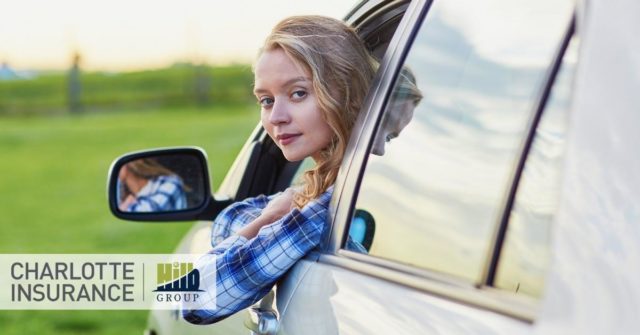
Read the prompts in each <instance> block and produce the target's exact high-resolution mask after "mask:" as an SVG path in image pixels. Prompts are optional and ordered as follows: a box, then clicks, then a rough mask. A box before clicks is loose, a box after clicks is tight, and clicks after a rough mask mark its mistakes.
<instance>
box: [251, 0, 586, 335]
mask: <svg viewBox="0 0 640 335" xmlns="http://www.w3.org/2000/svg"><path fill="white" fill-rule="evenodd" d="M572 13H573V7H572V2H570V1H566V2H562V3H559V2H557V1H538V2H535V3H531V2H519V1H515V2H514V1H508V0H505V1H502V0H497V1H444V0H440V1H438V0H434V1H416V2H413V3H412V4H411V6H410V7H409V8H408V9H407V14H405V16H404V18H403V21H402V22H401V24H400V26H399V28H398V29H397V33H396V36H394V39H393V41H392V42H391V45H390V47H389V50H388V51H387V53H386V55H385V57H384V59H383V63H382V64H381V68H380V71H379V74H378V78H377V80H376V83H374V86H373V87H372V90H371V92H370V96H369V100H368V101H367V103H366V104H365V112H364V113H363V114H362V115H361V118H360V119H359V121H358V123H357V124H356V128H355V129H354V133H353V135H352V138H351V142H350V145H349V148H348V151H347V154H346V156H345V159H344V161H343V166H342V170H341V173H340V175H339V178H338V181H337V182H336V188H335V193H334V197H333V199H332V203H331V211H330V212H331V213H332V215H331V218H330V221H331V226H330V227H331V229H330V231H329V232H328V233H327V238H326V241H325V243H324V245H323V248H322V250H321V251H320V252H317V253H312V254H311V255H309V256H308V257H306V258H305V259H303V260H302V261H300V262H299V263H298V264H296V265H295V266H294V268H293V269H292V270H291V272H290V273H289V275H288V276H287V277H286V278H285V279H284V280H283V281H282V282H281V283H280V284H279V285H278V288H277V294H276V300H275V302H274V303H273V307H274V308H275V309H276V310H277V313H276V315H277V316H278V317H279V319H278V321H277V322H274V323H273V324H272V325H271V324H270V325H271V326H270V327H266V328H265V330H266V331H265V332H264V333H273V332H275V330H276V329H277V332H278V333H279V334H389V333H392V334H459V333H475V334H490V333H496V334H514V333H518V334H527V333H530V332H531V329H532V327H531V325H532V323H534V322H535V319H536V315H537V314H536V313H537V307H538V301H539V298H540V296H541V295H542V292H543V284H544V280H543V279H544V274H545V271H546V269H547V256H548V252H549V245H548V240H549V236H548V231H549V225H550V224H551V222H552V218H553V214H554V213H555V206H556V204H557V191H558V189H557V184H558V183H557V181H558V171H559V166H560V164H561V161H562V160H561V158H562V148H563V138H564V132H565V128H566V127H565V126H566V124H565V123H564V120H565V119H566V110H567V103H566V101H567V99H568V93H567V92H569V89H568V86H569V85H570V82H571V80H570V78H571V73H572V68H573V65H572V60H574V59H575V57H571V53H570V52H567V53H566V55H565V51H566V50H567V46H568V45H569V41H571V38H572V36H573V28H572V27H573V26H572V24H571V22H572ZM541 22H544V27H542V26H541V25H540V24H541ZM567 27H569V28H567ZM575 43H576V42H575V41H574V42H573V43H572V46H571V50H574V52H575ZM563 56H564V58H563ZM563 62H564V63H563ZM560 64H563V65H562V69H563V70H562V71H558V69H559V68H560ZM402 78H405V79H402ZM406 78H413V79H410V81H412V82H413V84H415V85H416V86H417V89H418V90H419V91H420V92H421V95H422V99H421V101H419V102H418V104H417V107H416V108H415V110H413V111H412V112H411V116H410V117H409V119H410V121H408V124H406V125H403V126H396V127H395V129H396V130H395V131H394V132H392V133H389V132H387V131H386V130H385V124H387V123H393V122H394V121H392V120H394V119H396V120H397V119H399V118H398V117H397V113H399V112H398V109H397V104H396V102H398V101H399V100H401V99H403V94H402V93H401V92H402V90H401V87H402V85H403V84H402V83H403V80H404V81H405V82H406ZM543 111H545V113H544V114H543V113H542V112H543ZM394 115H395V116H394ZM543 115H544V117H541V116H543ZM405 123H406V122H405ZM381 136H382V137H383V140H385V141H386V142H388V143H386V145H385V150H384V155H382V156H375V155H371V153H372V152H373V149H374V147H375V145H376V142H377V141H379V139H380V137H381ZM396 137H397V138H396ZM525 163H526V164H525ZM358 213H360V214H358ZM361 213H367V215H366V217H370V218H371V219H369V221H371V223H372V225H369V226H370V227H375V233H372V232H371V231H369V235H373V236H372V242H371V243H370V245H369V243H365V244H366V245H365V246H366V247H367V248H368V250H367V252H366V253H363V252H361V251H359V250H348V249H347V248H346V247H345V245H346V243H345V241H346V240H347V236H349V235H350V234H351V237H352V238H355V235H353V230H352V229H351V225H352V222H355V221H357V220H358V219H360V217H359V215H360V216H361ZM369 229H370V228H369ZM363 245H364V244H363ZM263 307H265V308H267V307H269V306H263ZM269 329H270V330H269Z"/></svg>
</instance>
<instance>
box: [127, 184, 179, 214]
mask: <svg viewBox="0 0 640 335" xmlns="http://www.w3.org/2000/svg"><path fill="white" fill-rule="evenodd" d="M186 208H187V197H186V196H185V194H184V187H183V185H182V181H181V180H180V178H178V177H177V176H158V177H155V178H153V179H150V180H149V181H147V184H146V185H145V186H144V187H143V188H142V189H141V190H140V191H139V192H138V193H137V194H136V201H135V202H134V203H132V204H130V205H129V206H128V207H127V212H164V211H177V210H181V209H186Z"/></svg>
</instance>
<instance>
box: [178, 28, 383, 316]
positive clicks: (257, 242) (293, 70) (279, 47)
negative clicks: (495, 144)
mask: <svg viewBox="0 0 640 335" xmlns="http://www.w3.org/2000/svg"><path fill="white" fill-rule="evenodd" d="M375 64H376V62H375V61H374V60H373V58H371V56H370V55H369V53H368V51H367V50H366V48H365V46H364V44H363V42H362V41H361V40H360V39H359V37H358V36H357V34H356V33H355V31H354V30H353V29H351V28H349V27H347V26H346V25H345V24H344V23H342V22H341V21H338V20H335V19H331V18H326V17H320V16H297V17H291V18H288V19H285V20H283V21H281V22H280V23H279V24H277V25H276V26H275V27H274V28H273V30H272V32H271V34H270V35H269V36H268V37H267V39H266V41H265V44H264V46H263V48H262V50H261V52H260V55H259V58H258V60H257V62H256V64H255V67H254V74H255V83H254V84H255V85H254V93H255V96H256V98H257V100H258V103H259V104H260V106H261V122H262V125H263V127H264V129H265V130H266V131H267V133H268V134H269V136H270V137H271V138H272V139H273V141H274V142H275V143H276V144H277V145H278V147H279V148H280V149H281V150H282V153H283V154H284V156H285V158H286V159H287V160H289V161H298V160H302V159H304V158H306V157H311V158H313V160H314V161H315V167H313V168H312V169H310V170H309V171H306V172H305V173H304V176H303V177H304V178H303V182H302V185H299V186H297V187H295V188H289V189H287V190H285V191H284V192H281V193H279V194H276V195H273V196H269V197H265V196H259V197H256V198H250V199H247V200H244V201H242V202H238V203H235V204H233V205H231V206H230V207H228V208H226V209H225V210H224V211H223V212H222V213H221V214H220V215H219V216H218V217H217V218H216V220H215V222H214V224H213V230H212V244H213V246H214V247H213V249H212V250H211V251H210V254H213V255H216V261H215V264H211V263H208V264H201V265H199V266H198V269H199V270H200V272H201V278H202V280H201V289H204V290H205V291H207V292H208V293H209V294H207V295H205V296H207V297H205V301H202V300H201V301H199V302H198V303H196V304H193V305H183V316H184V318H185V319H186V320H187V321H189V322H192V323H196V324H208V323H213V322H216V321H218V320H221V319H223V318H225V317H226V316H229V315H231V314H233V313H235V312H236V311H239V310H241V309H243V308H246V307H248V306H249V305H251V304H253V303H255V302H256V301H258V300H259V299H261V298H262V297H263V296H264V295H265V294H266V293H267V292H269V290H270V289H271V287H272V286H273V285H274V284H275V282H276V281H277V280H278V279H279V278H280V276H281V275H283V274H284V273H285V272H286V271H287V270H288V269H289V268H290V267H291V266H292V265H293V264H294V263H295V262H296V261H297V260H298V259H300V258H302V257H303V256H304V255H305V254H306V253H307V252H308V251H310V250H311V249H313V248H314V247H316V246H317V245H318V244H319V243H320V238H321V235H322V232H323V230H324V228H325V218H326V214H327V209H328V206H329V200H330V199H331V193H332V185H333V183H334V182H335V180H336V176H337V174H338V169H339V167H340V163H341V161H342V158H343V155H344V152H345V149H346V145H347V141H348V139H349V136H350V132H351V129H352V127H353V124H354V123H355V120H356V117H357V115H358V112H359V110H360V107H361V105H362V102H363V100H364V97H365V95H366V93H367V91H368V88H369V86H370V83H371V80H372V79H373V76H374V73H375V67H376V65H375ZM212 267H215V269H212ZM214 272H215V273H216V274H215V278H213V277H214V275H213V274H212V273H214ZM202 286H204V287H202ZM213 292H215V297H213V294H212V293H213ZM209 296H210V297H209ZM214 298H215V299H214ZM214 301H215V303H214Z"/></svg>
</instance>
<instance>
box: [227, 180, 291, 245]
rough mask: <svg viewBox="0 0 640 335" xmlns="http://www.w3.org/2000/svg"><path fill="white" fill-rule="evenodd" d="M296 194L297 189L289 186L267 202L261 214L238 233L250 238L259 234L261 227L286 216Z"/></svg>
mask: <svg viewBox="0 0 640 335" xmlns="http://www.w3.org/2000/svg"><path fill="white" fill-rule="evenodd" d="M294 195H295V191H294V190H293V188H288V189H286V190H284V192H282V193H281V194H280V195H278V196H277V197H275V198H273V199H271V201H269V203H268V204H267V207H265V208H264V209H263V210H262V213H261V214H260V216H259V217H258V218H257V219H255V220H253V221H252V222H251V223H249V224H248V225H246V226H245V227H243V228H242V229H240V230H239V231H238V235H241V236H243V237H245V238H246V239H249V240H250V239H252V238H254V237H255V236H256V235H258V231H259V230H260V228H262V227H264V226H266V225H269V224H272V223H274V222H275V221H277V220H278V219H280V218H281V217H283V216H285V215H286V214H287V213H289V212H290V211H291V210H292V209H293V196H294Z"/></svg>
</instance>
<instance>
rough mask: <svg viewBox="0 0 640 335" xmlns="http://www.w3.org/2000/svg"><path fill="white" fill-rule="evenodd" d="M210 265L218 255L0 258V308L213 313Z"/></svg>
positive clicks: (43, 255) (32, 256)
mask: <svg viewBox="0 0 640 335" xmlns="http://www.w3.org/2000/svg"><path fill="white" fill-rule="evenodd" d="M206 264H215V256H214V255H193V254H166V255H165V254H0V309H74V310H85V309H94V310H109V309H131V310H133V309H170V310H175V309H178V308H180V306H182V305H183V304H186V305H191V306H192V305H200V306H205V305H206V307H207V308H208V309H215V296H216V292H215V286H216V285H215V278H216V276H215V266H208V267H206V268H207V269H208V270H207V271H209V272H211V273H201V270H199V268H200V269H202V268H204V265H206ZM209 281H214V282H213V283H209V285H205V284H206V283H208V282H209ZM211 284H213V285H211ZM203 287H207V291H204V290H203V289H202V288H203Z"/></svg>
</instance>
